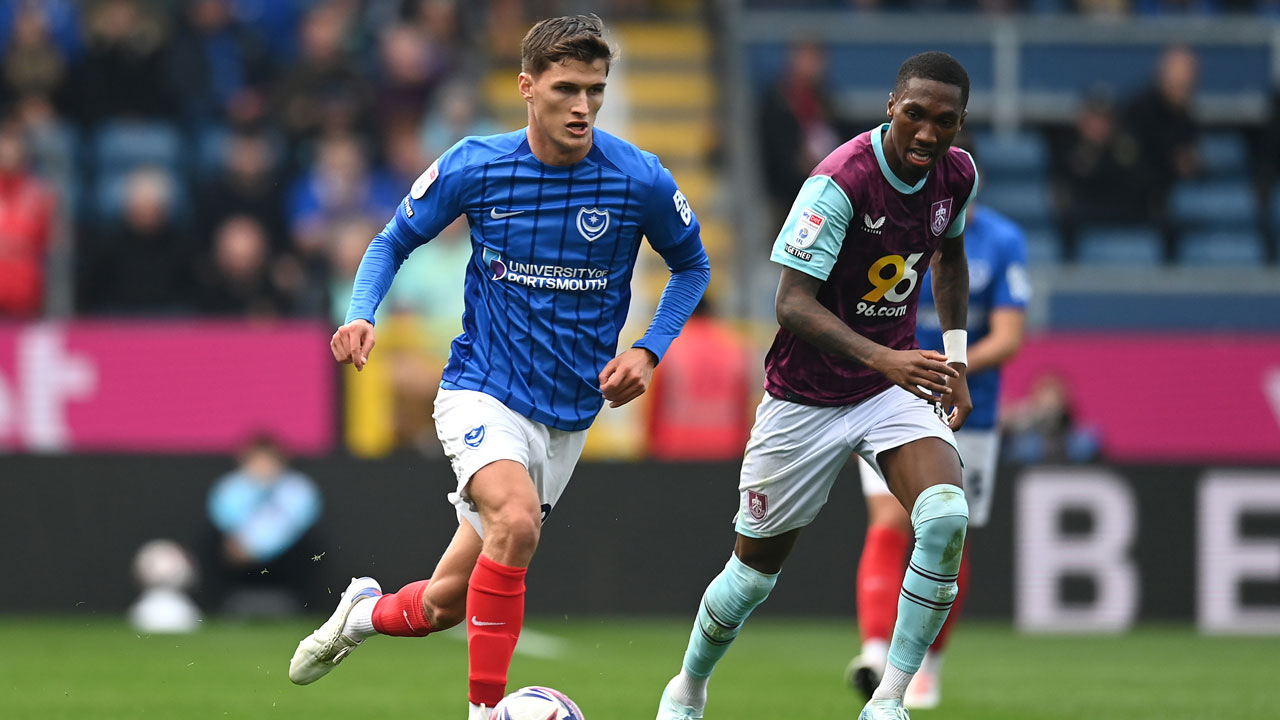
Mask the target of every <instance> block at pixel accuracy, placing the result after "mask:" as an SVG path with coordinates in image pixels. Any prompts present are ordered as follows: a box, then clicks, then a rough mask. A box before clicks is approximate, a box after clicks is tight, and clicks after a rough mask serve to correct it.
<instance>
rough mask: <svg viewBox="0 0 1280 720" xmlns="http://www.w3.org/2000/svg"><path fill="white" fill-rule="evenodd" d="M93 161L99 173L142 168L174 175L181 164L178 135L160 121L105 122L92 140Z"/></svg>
mask: <svg viewBox="0 0 1280 720" xmlns="http://www.w3.org/2000/svg"><path fill="white" fill-rule="evenodd" d="M93 160H94V163H95V166H96V168H97V170H98V172H99V173H102V174H112V173H122V172H127V171H129V170H131V169H133V168H136V167H139V166H142V165H156V166H159V167H163V168H165V169H167V170H170V171H173V172H178V171H180V170H181V166H182V162H183V149H182V134H181V133H180V132H179V131H178V129H177V128H176V127H174V126H173V125H170V124H168V123H163V122H111V123H106V124H104V125H103V126H101V127H100V128H99V129H98V132H97V134H96V135H95V136H94V138H93Z"/></svg>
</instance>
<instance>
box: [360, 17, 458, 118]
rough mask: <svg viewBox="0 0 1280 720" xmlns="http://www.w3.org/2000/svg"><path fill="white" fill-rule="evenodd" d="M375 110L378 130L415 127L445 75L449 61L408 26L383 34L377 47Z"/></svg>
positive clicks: (398, 26)
mask: <svg viewBox="0 0 1280 720" xmlns="http://www.w3.org/2000/svg"><path fill="white" fill-rule="evenodd" d="M378 55H379V59H380V66H381V67H380V69H379V72H378V73H377V75H376V77H377V85H378V89H377V107H378V120H379V122H380V124H381V127H382V128H384V129H386V128H388V127H391V126H394V125H399V124H413V125H417V124H418V123H421V122H422V117H423V115H424V114H426V111H427V103H428V101H429V100H430V99H431V97H432V96H433V94H434V92H435V89H436V87H437V85H439V83H440V82H441V80H442V79H443V78H444V77H445V76H446V75H447V74H448V72H449V70H450V68H449V58H448V56H447V55H445V54H442V53H441V52H439V51H438V50H437V49H436V48H435V47H433V46H432V43H431V40H430V39H429V38H428V37H427V36H425V35H423V34H422V33H421V32H419V31H418V30H417V29H416V28H414V27H413V26H411V25H402V24H396V25H392V26H391V27H388V28H387V29H386V30H385V31H383V33H382V35H381V37H380V40H379V45H378Z"/></svg>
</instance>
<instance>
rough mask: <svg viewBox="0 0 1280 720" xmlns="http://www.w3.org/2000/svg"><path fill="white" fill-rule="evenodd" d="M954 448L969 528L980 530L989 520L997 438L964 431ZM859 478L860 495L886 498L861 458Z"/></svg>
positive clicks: (994, 433)
mask: <svg viewBox="0 0 1280 720" xmlns="http://www.w3.org/2000/svg"><path fill="white" fill-rule="evenodd" d="M956 446H957V447H959V448H960V457H961V459H963V461H964V496H965V499H966V500H967V501H968V502H969V525H970V526H972V527H982V526H984V525H986V524H987V520H988V519H990V517H991V498H992V497H994V496H995V494H996V464H997V461H996V458H997V457H998V455H999V453H1000V434H999V433H998V432H997V431H995V430H965V429H964V428H960V432H958V433H956ZM858 472H859V473H860V474H861V475H862V494H863V495H866V496H871V495H889V494H890V493H889V486H888V485H886V484H885V482H884V478H883V477H881V476H880V470H879V469H878V468H877V467H874V466H872V465H871V463H868V462H867V461H866V460H863V459H862V458H859V459H858Z"/></svg>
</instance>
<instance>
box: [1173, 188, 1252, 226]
mask: <svg viewBox="0 0 1280 720" xmlns="http://www.w3.org/2000/svg"><path fill="white" fill-rule="evenodd" d="M1256 205H1257V203H1256V202H1255V200H1254V191H1253V186H1252V185H1250V184H1249V183H1248V182H1247V181H1245V180H1223V181H1216V182H1215V181H1207V182H1183V183H1178V184H1177V185H1175V186H1174V188H1173V196H1172V198H1171V199H1170V212H1171V213H1172V216H1173V220H1174V222H1176V223H1178V224H1179V225H1181V226H1183V227H1186V228H1189V229H1207V230H1228V229H1229V230H1244V229H1252V228H1253V227H1254V225H1255V224H1256V222H1257V219H1258V210H1257V207H1256Z"/></svg>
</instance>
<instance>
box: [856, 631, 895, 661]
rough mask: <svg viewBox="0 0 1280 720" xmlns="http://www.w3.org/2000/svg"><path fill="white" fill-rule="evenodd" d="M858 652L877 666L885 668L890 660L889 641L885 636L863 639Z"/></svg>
mask: <svg viewBox="0 0 1280 720" xmlns="http://www.w3.org/2000/svg"><path fill="white" fill-rule="evenodd" d="M858 652H859V654H860V655H862V659H863V660H865V661H867V662H869V663H871V664H874V665H875V666H876V667H877V668H883V667H884V666H885V665H886V664H888V662H889V641H888V640H885V639H884V638H868V639H866V640H863V641H862V647H861V648H860V649H859V650H858Z"/></svg>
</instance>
